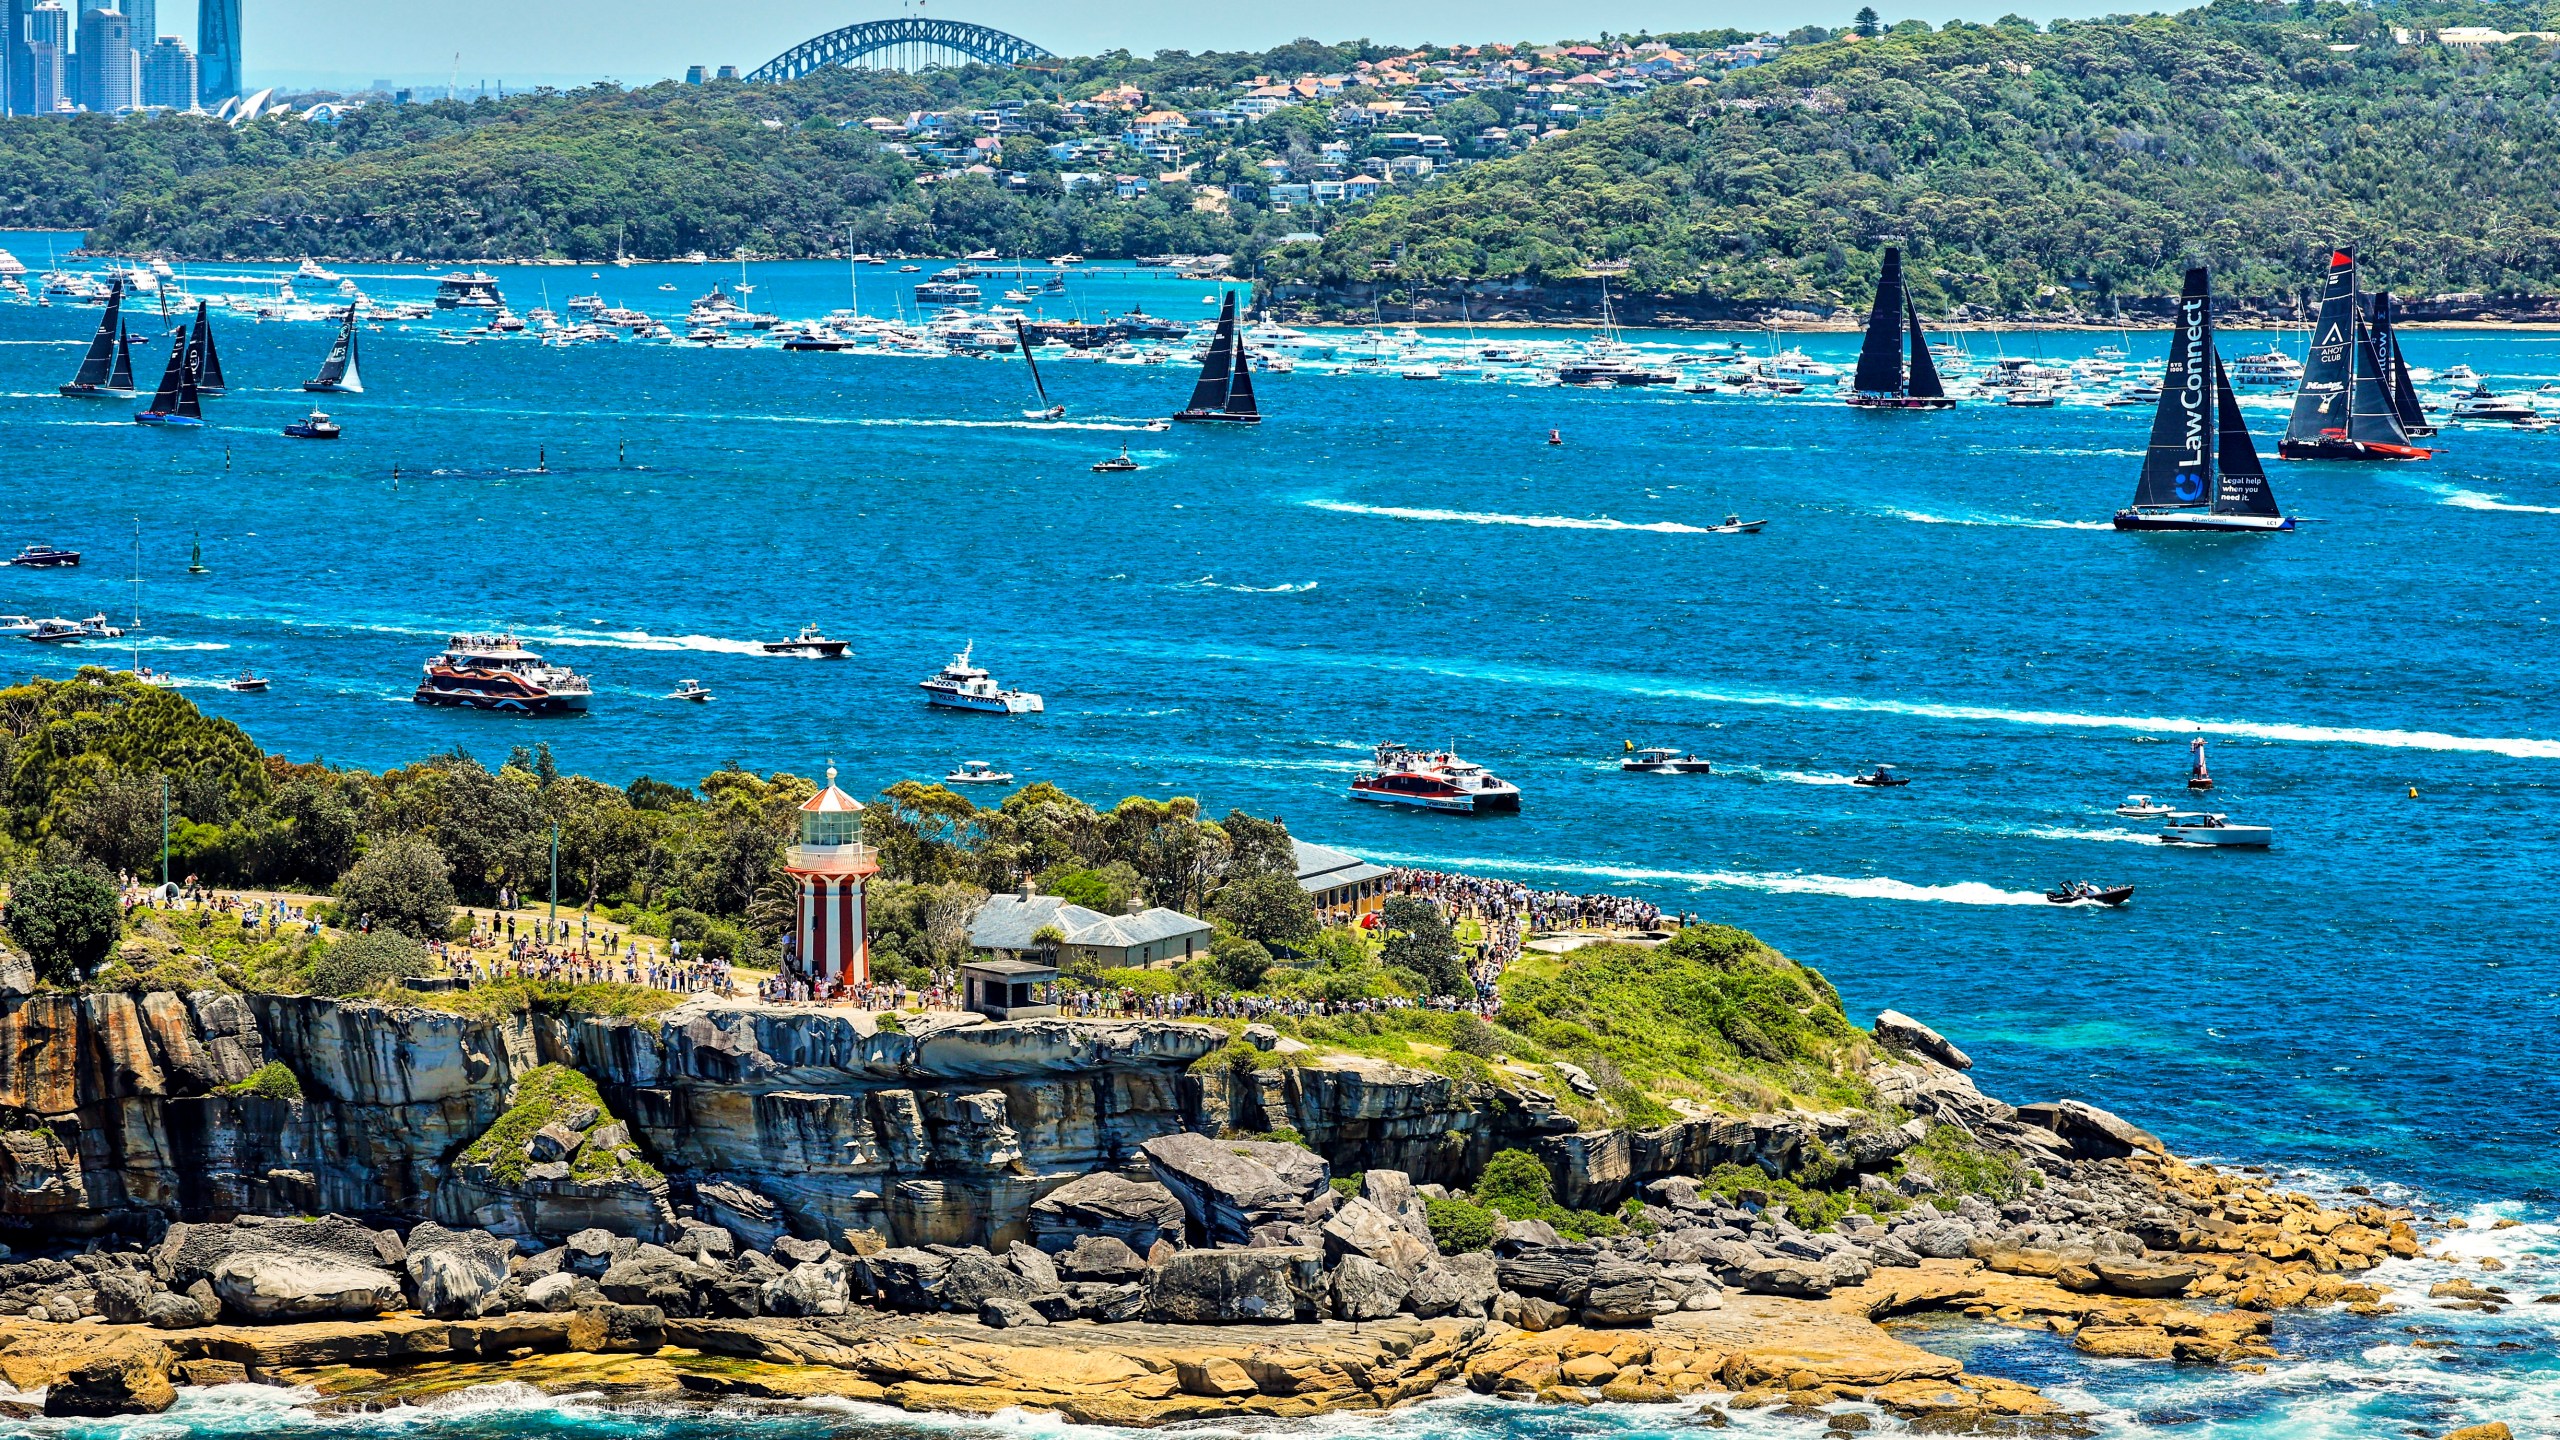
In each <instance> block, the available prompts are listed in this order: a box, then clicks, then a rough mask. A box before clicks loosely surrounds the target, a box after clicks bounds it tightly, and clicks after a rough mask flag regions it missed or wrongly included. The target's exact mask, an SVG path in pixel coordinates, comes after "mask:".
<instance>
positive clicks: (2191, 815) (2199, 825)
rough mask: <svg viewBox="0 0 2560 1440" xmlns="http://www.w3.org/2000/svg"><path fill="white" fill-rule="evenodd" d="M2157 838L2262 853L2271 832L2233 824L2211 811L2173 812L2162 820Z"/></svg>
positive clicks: (2270, 841) (2272, 840)
mask: <svg viewBox="0 0 2560 1440" xmlns="http://www.w3.org/2000/svg"><path fill="white" fill-rule="evenodd" d="M2161 823H2162V825H2163V827H2164V828H2163V829H2162V830H2161V832H2160V838H2161V839H2163V840H2166V841H2168V842H2169V843H2170V844H2172V845H2218V846H2224V847H2228V848H2233V849H2247V850H2264V849H2266V848H2267V847H2268V846H2269V845H2271V844H2273V843H2275V838H2276V832H2275V830H2274V829H2273V828H2272V827H2270V826H2266V825H2234V824H2232V823H2231V819H2230V817H2229V816H2226V815H2223V814H2221V813H2219V812H2215V811H2204V810H2175V811H2171V812H2170V813H2169V815H2168V816H2167V817H2165V818H2164V819H2163V820H2162V822H2161Z"/></svg>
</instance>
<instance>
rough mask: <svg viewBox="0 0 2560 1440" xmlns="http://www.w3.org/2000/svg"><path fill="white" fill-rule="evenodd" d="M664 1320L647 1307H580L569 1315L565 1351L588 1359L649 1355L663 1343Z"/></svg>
mask: <svg viewBox="0 0 2560 1440" xmlns="http://www.w3.org/2000/svg"><path fill="white" fill-rule="evenodd" d="M666 1329H667V1317H666V1316H664V1315H662V1314H660V1313H658V1311H657V1310H655V1309H654V1308H652V1307H650V1306H647V1305H613V1304H595V1305H581V1306H579V1307H578V1308H577V1309H576V1310H574V1311H571V1312H570V1315H569V1335H568V1347H569V1348H570V1349H572V1350H576V1351H580V1352H583V1353H585V1354H590V1355H651V1354H655V1353H657V1350H658V1347H660V1346H661V1345H664V1344H665V1343H666Z"/></svg>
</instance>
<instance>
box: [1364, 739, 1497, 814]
mask: <svg viewBox="0 0 2560 1440" xmlns="http://www.w3.org/2000/svg"><path fill="white" fill-rule="evenodd" d="M1377 756H1378V765H1377V768H1376V769H1375V770H1372V771H1368V772H1365V773H1363V774H1362V775H1360V776H1359V777H1358V778H1356V779H1354V780H1353V781H1352V782H1351V798H1352V799H1354V800H1371V801H1375V802H1376V803H1378V804H1381V805H1412V806H1416V807H1418V808H1420V809H1424V810H1454V811H1457V812H1458V813H1460V814H1466V815H1472V814H1475V813H1476V812H1478V811H1483V810H1517V809H1519V808H1520V787H1519V786H1517V785H1514V784H1512V783H1511V782H1510V781H1508V780H1504V779H1502V778H1500V777H1499V776H1497V775H1495V774H1494V773H1493V772H1492V771H1490V770H1487V769H1485V768H1484V767H1483V766H1481V765H1476V764H1471V763H1469V762H1468V761H1465V760H1461V759H1459V758H1458V757H1457V756H1456V755H1455V754H1453V753H1451V752H1449V751H1447V750H1441V751H1436V752H1434V751H1424V750H1416V749H1413V748H1412V747H1410V746H1405V745H1399V744H1397V743H1395V742H1394V741H1392V740H1390V741H1388V742H1386V743H1385V744H1383V745H1380V746H1379V747H1378V749H1377Z"/></svg>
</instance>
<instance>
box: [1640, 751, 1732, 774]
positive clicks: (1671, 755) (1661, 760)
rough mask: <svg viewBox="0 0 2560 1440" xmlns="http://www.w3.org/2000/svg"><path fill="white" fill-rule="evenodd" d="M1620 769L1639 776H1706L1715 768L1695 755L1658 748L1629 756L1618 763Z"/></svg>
mask: <svg viewBox="0 0 2560 1440" xmlns="http://www.w3.org/2000/svg"><path fill="white" fill-rule="evenodd" d="M1618 768H1619V769H1621V770H1626V771H1631V772H1634V773H1636V774H1639V775H1704V774H1707V773H1709V772H1710V771H1711V770H1713V769H1714V766H1713V765H1711V764H1710V763H1709V762H1707V761H1705V760H1701V759H1699V758H1698V757H1697V756H1696V755H1694V754H1692V755H1683V754H1681V753H1680V752H1679V751H1677V750H1668V749H1663V748H1660V747H1656V748H1654V749H1650V750H1638V751H1636V752H1635V753H1633V754H1631V755H1628V756H1627V757H1625V758H1624V759H1622V760H1620V761H1619V762H1618Z"/></svg>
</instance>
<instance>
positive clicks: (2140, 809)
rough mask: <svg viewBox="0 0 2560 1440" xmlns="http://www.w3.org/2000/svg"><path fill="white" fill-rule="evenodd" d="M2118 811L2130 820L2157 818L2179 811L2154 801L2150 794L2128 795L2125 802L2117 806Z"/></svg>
mask: <svg viewBox="0 0 2560 1440" xmlns="http://www.w3.org/2000/svg"><path fill="white" fill-rule="evenodd" d="M2116 813H2117V814H2119V815H2122V816H2123V817H2125V818H2126V819H2128V820H2157V819H2159V818H2160V817H2162V816H2164V815H2173V814H2175V813H2177V812H2176V811H2174V810H2172V809H2171V808H2170V807H2169V806H2166V805H2161V804H2156V803H2154V802H2153V800H2152V799H2151V797H2150V796H2148V795H2127V796H2126V797H2124V803H2123V804H2121V805H2119V806H2117V807H2116Z"/></svg>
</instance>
